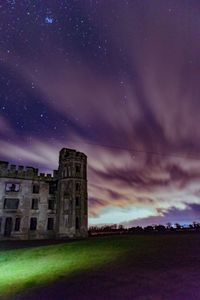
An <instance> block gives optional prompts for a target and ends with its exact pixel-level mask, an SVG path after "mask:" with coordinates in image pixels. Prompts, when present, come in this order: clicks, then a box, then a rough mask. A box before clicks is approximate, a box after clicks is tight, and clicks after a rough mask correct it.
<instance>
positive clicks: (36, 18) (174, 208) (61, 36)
mask: <svg viewBox="0 0 200 300" xmlns="http://www.w3.org/2000/svg"><path fill="white" fill-rule="evenodd" d="M199 16H200V2H199V0H197V1H194V0H187V1H186V0H174V1H173V0H151V1H149V0H129V1H128V0H99V1H98V0H96V1H95V0H73V1H72V0H66V1H61V0H56V1H53V0H49V1H45V0H37V1H34V0H32V1H31V0H9V1H8V0H7V1H6V0H1V1H0V159H1V160H8V161H10V162H12V163H16V164H25V165H32V166H35V167H39V168H40V170H41V171H49V170H52V169H55V168H57V165H58V152H59V150H60V149H61V148H63V147H68V148H75V149H77V150H79V151H82V152H84V153H86V154H87V155H88V177H89V178H88V179H89V186H88V192H89V224H90V225H91V224H105V223H123V224H124V225H127V226H132V225H147V224H156V223H157V224H159V223H160V224H161V223H162V224H166V223H167V222H172V223H175V222H179V223H182V224H186V223H188V222H192V221H200V17H199Z"/></svg>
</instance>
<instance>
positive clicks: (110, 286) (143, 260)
mask: <svg viewBox="0 0 200 300" xmlns="http://www.w3.org/2000/svg"><path fill="white" fill-rule="evenodd" d="M9 245H10V246H9V247H8V246H6V244H5V242H1V244H0V299H6V298H7V297H8V298H11V299H76V300H77V299H92V300H93V299H152V300H156V299H170V300H171V299H172V300H174V299H180V300H184V299H187V300H191V299H200V287H199V282H200V251H199V250H200V236H199V234H184V235H181V234H179V235H152V236H150V235H148V236H137V235H135V236H134V235H132V236H107V237H101V238H90V239H87V240H81V241H74V242H68V243H67V242H66V243H61V244H53V245H46V246H44V245H41V242H38V243H37V242H36V243H35V244H34V246H32V247H30V245H29V244H28V242H26V243H25V246H26V248H19V247H20V243H19V245H17V244H16V243H13V244H9ZM16 245H17V247H18V249H14V248H15V246H16ZM23 245H24V244H23Z"/></svg>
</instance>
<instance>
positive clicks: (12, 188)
mask: <svg viewBox="0 0 200 300" xmlns="http://www.w3.org/2000/svg"><path fill="white" fill-rule="evenodd" d="M19 187H20V185H19V183H6V192H19Z"/></svg>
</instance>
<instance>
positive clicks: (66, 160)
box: [0, 148, 88, 239]
mask: <svg viewBox="0 0 200 300" xmlns="http://www.w3.org/2000/svg"><path fill="white" fill-rule="evenodd" d="M87 206H88V204H87V156H86V155H85V154H84V153H81V152H78V151H76V150H73V149H67V148H63V149H62V150H61V151H60V154H59V167H58V170H54V171H53V176H52V175H51V174H44V173H38V169H36V168H33V167H24V166H18V167H16V166H15V165H9V163H8V162H4V161H0V239H51V238H52V239H53V238H67V237H70V238H76V237H86V236H87V224H88V217H87V210H88V208H87Z"/></svg>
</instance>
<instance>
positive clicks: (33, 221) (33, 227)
mask: <svg viewBox="0 0 200 300" xmlns="http://www.w3.org/2000/svg"><path fill="white" fill-rule="evenodd" d="M36 229H37V218H31V220H30V230H36Z"/></svg>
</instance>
